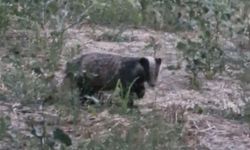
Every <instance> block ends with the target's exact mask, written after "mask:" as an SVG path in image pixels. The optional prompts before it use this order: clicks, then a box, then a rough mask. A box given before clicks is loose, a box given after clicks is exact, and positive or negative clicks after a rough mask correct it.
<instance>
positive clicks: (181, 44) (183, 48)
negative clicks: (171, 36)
mask: <svg viewBox="0 0 250 150" xmlns="http://www.w3.org/2000/svg"><path fill="white" fill-rule="evenodd" d="M176 48H178V49H180V50H185V49H187V45H186V44H185V43H183V42H178V43H177V46H176Z"/></svg>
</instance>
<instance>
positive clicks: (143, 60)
mask: <svg viewBox="0 0 250 150" xmlns="http://www.w3.org/2000/svg"><path fill="white" fill-rule="evenodd" d="M160 65H161V58H153V57H124V56H121V55H117V54H110V53H98V52H93V53H86V54H82V55H81V56H79V57H77V58H75V59H73V60H71V61H69V62H68V63H67V65H66V78H69V79H70V80H71V82H73V83H75V85H76V86H77V87H78V88H79V90H80V97H81V98H83V97H84V95H85V94H88V95H92V94H94V93H96V92H98V91H100V90H103V91H105V90H112V89H114V88H115V87H116V84H117V81H118V80H119V79H120V81H121V83H122V86H123V88H124V89H125V90H124V91H126V90H127V89H128V87H129V86H130V85H131V83H132V82H134V84H133V85H132V88H131V94H133V93H135V94H136V95H137V97H138V98H142V97H143V96H144V94H145V86H144V83H145V82H147V83H148V84H149V85H150V86H151V87H154V86H155V82H156V80H157V77H158V73H159V68H160ZM128 105H129V106H132V105H133V101H130V102H129V104H128Z"/></svg>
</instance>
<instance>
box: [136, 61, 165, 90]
mask: <svg viewBox="0 0 250 150" xmlns="http://www.w3.org/2000/svg"><path fill="white" fill-rule="evenodd" d="M161 61H162V59H161V58H154V57H142V58H141V59H140V64H141V65H142V66H143V68H144V71H145V80H146V81H147V83H148V84H149V86H151V87H154V86H155V84H156V81H157V78H158V74H159V71H160V66H161Z"/></svg>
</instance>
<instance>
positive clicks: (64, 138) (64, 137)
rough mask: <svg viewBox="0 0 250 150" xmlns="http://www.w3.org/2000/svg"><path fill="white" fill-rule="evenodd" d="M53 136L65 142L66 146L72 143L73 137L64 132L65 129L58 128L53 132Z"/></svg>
mask: <svg viewBox="0 0 250 150" xmlns="http://www.w3.org/2000/svg"><path fill="white" fill-rule="evenodd" d="M53 137H54V139H56V140H59V141H60V142H62V143H64V144H65V145H66V146H70V145H72V141H71V138H70V137H69V136H68V135H67V134H66V133H64V132H63V130H61V129H59V128H56V129H55V130H54V132H53Z"/></svg>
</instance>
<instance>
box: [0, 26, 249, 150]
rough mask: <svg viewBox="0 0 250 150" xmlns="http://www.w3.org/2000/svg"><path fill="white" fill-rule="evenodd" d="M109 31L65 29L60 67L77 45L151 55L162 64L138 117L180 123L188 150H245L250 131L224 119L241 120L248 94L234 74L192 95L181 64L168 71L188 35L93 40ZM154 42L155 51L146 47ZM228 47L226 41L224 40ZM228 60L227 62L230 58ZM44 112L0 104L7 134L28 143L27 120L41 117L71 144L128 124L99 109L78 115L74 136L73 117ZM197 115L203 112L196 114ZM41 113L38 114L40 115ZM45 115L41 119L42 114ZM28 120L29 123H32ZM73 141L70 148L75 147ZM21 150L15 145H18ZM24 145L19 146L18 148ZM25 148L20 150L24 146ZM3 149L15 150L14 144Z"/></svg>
mask: <svg viewBox="0 0 250 150" xmlns="http://www.w3.org/2000/svg"><path fill="white" fill-rule="evenodd" d="M107 31H109V29H108V28H104V27H96V29H95V32H94V31H93V30H92V28H91V27H89V26H83V27H82V28H75V29H69V30H68V31H67V33H66V37H67V39H66V46H65V50H64V53H63V55H62V64H63V63H64V62H65V60H67V59H69V56H68V55H69V50H70V49H72V48H76V47H77V46H78V47H79V49H80V50H81V51H80V52H81V53H84V52H90V51H101V52H103V51H105V52H114V53H119V54H122V55H127V56H130V55H132V56H135V55H136V56H147V55H150V56H153V55H154V54H155V55H156V56H157V57H161V58H162V59H163V62H162V68H161V71H160V74H159V80H158V84H157V86H156V88H155V89H150V88H147V92H146V96H145V97H144V98H143V99H141V100H139V101H137V102H136V103H137V105H138V106H139V111H140V113H141V114H142V115H143V114H147V113H149V112H152V111H154V110H157V111H158V112H160V114H161V115H162V116H164V118H165V119H166V120H168V121H169V122H173V123H175V122H178V120H179V119H181V120H182V121H183V123H184V128H183V129H182V138H183V139H184V140H185V143H186V144H187V145H188V147H190V148H191V149H211V150H214V149H218V150H219V149H221V150H227V149H238V150H246V149H250V129H249V125H248V124H247V123H242V122H239V121H235V120H232V119H228V118H227V117H225V116H223V115H222V114H225V113H227V112H230V113H233V114H234V115H236V116H237V115H240V114H241V113H242V109H243V107H244V106H245V104H246V102H247V101H248V99H249V98H248V96H247V95H248V94H249V93H247V91H244V89H243V88H242V86H241V84H242V83H241V81H240V80H238V79H237V78H236V77H235V76H234V75H229V73H228V72H230V71H231V72H234V71H232V70H231V68H230V66H228V67H227V66H226V72H225V73H222V74H218V75H216V76H215V78H214V79H212V80H206V79H205V78H204V77H202V76H201V77H200V80H202V88H201V89H200V90H193V89H191V88H190V85H189V80H188V79H189V78H188V74H187V73H186V72H185V62H183V63H182V65H181V68H180V69H169V67H171V66H176V65H177V63H178V62H179V61H180V58H181V53H180V51H178V50H177V49H176V44H177V42H178V41H180V40H181V36H186V35H190V36H191V37H192V33H178V34H175V33H165V32H157V31H153V30H149V29H128V30H126V31H125V32H124V33H123V34H122V35H123V36H126V37H128V39H129V40H127V41H125V42H116V41H113V42H112V41H108V40H104V39H102V38H101V39H98V38H99V37H100V35H101V34H102V33H103V32H107ZM153 39H155V41H156V42H155V43H153V44H155V46H156V48H157V50H156V52H154V51H153V49H152V48H150V47H148V45H149V44H150V43H152V41H153ZM226 42H228V41H226ZM226 42H224V45H226V46H227V47H229V48H232V47H234V44H233V43H231V42H228V43H226ZM233 56H235V55H232V56H228V57H229V58H230V59H235V58H234V57H233ZM43 109H44V110H45V111H44V110H43V111H42V109H41V110H36V109H32V108H31V107H26V106H22V105H21V104H19V103H12V102H6V101H3V102H1V104H0V116H8V117H9V118H10V127H9V128H10V130H9V131H8V133H9V134H10V135H15V136H18V137H23V138H27V139H28V138H29V137H32V136H33V135H32V134H31V133H30V125H29V120H30V118H33V120H35V122H36V124H39V122H41V120H43V119H42V118H43V117H44V116H46V122H47V124H51V125H58V124H59V126H60V127H61V128H62V129H63V130H64V131H65V132H66V133H68V134H69V135H70V136H71V137H72V138H73V139H75V140H74V142H79V141H81V140H82V139H88V138H95V137H98V138H100V137H102V136H103V137H105V136H107V135H108V134H109V133H110V131H111V130H112V129H113V128H115V127H117V126H119V128H120V129H121V130H122V131H121V133H122V134H121V135H122V136H124V135H123V134H126V133H125V131H126V129H127V128H128V127H129V125H130V124H131V120H130V119H128V118H126V117H123V116H122V115H118V114H111V113H109V112H108V111H106V110H104V111H101V112H98V113H89V112H85V111H82V112H81V113H80V115H79V117H78V118H80V119H79V120H77V125H76V126H77V132H76V130H75V125H74V123H73V119H72V116H67V117H64V118H63V119H62V118H59V116H58V114H59V112H58V110H57V109H55V108H54V107H53V106H47V107H46V108H43ZM199 110H200V111H202V113H201V112H200V111H199ZM42 112H43V113H42ZM44 112H45V114H44ZM31 120H32V119H31ZM58 122H60V123H58ZM74 142H73V145H74ZM6 143H8V140H2V141H0V149H4V148H6V147H5V146H6ZM19 146H20V145H19ZM21 146H23V145H21ZM24 147H25V146H24ZM7 148H13V149H18V147H16V144H15V143H12V144H8V145H7Z"/></svg>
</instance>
